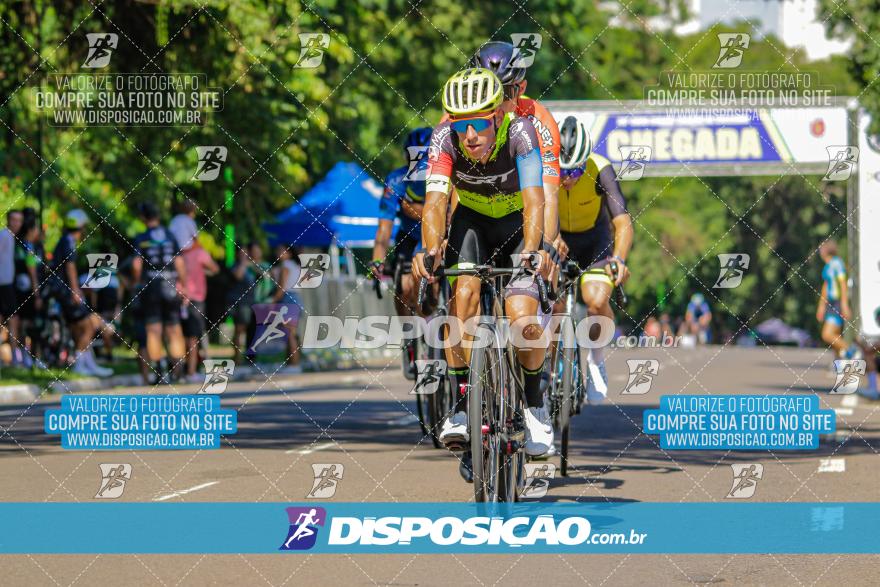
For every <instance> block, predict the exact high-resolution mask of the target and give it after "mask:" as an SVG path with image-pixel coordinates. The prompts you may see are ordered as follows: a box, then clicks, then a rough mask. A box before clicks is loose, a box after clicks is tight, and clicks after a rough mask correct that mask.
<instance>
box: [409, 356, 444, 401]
mask: <svg viewBox="0 0 880 587" xmlns="http://www.w3.org/2000/svg"><path fill="white" fill-rule="evenodd" d="M416 372H417V373H418V374H417V375H416V384H415V386H414V387H413V390H412V391H411V392H410V395H433V394H435V393H437V390H438V389H439V388H440V382H441V381H442V380H443V376H444V375H446V361H444V360H443V359H416Z"/></svg>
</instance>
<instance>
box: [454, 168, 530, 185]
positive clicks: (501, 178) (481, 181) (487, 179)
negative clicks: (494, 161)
mask: <svg viewBox="0 0 880 587" xmlns="http://www.w3.org/2000/svg"><path fill="white" fill-rule="evenodd" d="M515 171H516V169H510V170H509V171H505V172H504V173H499V174H498V175H482V176H480V175H468V174H466V173H462V172H461V171H458V170H456V171H455V177H456V179H458V180H461V181H465V182H467V183H471V184H474V185H487V184H494V183H502V182H505V181H507V178H508V177H510V174H511V173H514V172H515Z"/></svg>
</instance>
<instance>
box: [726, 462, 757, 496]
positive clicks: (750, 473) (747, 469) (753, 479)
mask: <svg viewBox="0 0 880 587" xmlns="http://www.w3.org/2000/svg"><path fill="white" fill-rule="evenodd" d="M730 468H731V469H732V470H733V483H732V484H731V486H730V492H729V493H728V494H727V496H726V497H727V498H728V499H748V498H750V497H752V496H753V495H755V489H757V487H758V481H760V480H761V479H763V478H764V465H762V464H760V463H745V464H738V465H730Z"/></svg>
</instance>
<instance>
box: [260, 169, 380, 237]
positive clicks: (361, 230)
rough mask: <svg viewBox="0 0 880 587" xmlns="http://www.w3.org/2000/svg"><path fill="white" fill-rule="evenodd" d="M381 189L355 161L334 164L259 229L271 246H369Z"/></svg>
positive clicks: (373, 230)
mask: <svg viewBox="0 0 880 587" xmlns="http://www.w3.org/2000/svg"><path fill="white" fill-rule="evenodd" d="M382 189H383V188H382V185H381V184H379V182H377V181H376V180H375V179H373V178H372V177H371V176H370V174H369V173H367V172H366V171H365V170H364V169H363V168H362V167H361V166H360V165H358V164H357V163H342V162H340V163H337V164H336V165H334V166H333V169H331V170H330V171H329V172H328V173H327V175H326V176H324V179H322V180H321V181H319V182H318V183H317V184H315V185H314V186H313V187H312V188H311V189H310V190H309V191H307V192H306V193H305V194H303V196H302V197H301V198H300V199H299V201H297V202H296V203H294V204H293V205H291V206H290V207H289V208H287V209H286V210H284V211H282V212H280V213H279V214H277V215H276V216H275V220H274V222H267V223H265V224H263V229H264V230H265V231H266V232H267V233H268V235H269V243H270V244H271V245H272V246H275V245H277V244H279V243H280V244H292V245H296V246H302V247H330V246H331V245H336V246H338V247H340V248H357V247H372V246H373V239H374V237H375V236H376V227H377V226H378V216H379V200H380V199H381V197H382ZM396 225H397V222H395V230H396V228H397V226H396Z"/></svg>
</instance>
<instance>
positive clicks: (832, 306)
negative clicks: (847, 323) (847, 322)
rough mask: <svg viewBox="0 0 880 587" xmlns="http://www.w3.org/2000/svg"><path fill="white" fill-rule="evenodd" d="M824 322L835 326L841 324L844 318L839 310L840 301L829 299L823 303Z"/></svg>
mask: <svg viewBox="0 0 880 587" xmlns="http://www.w3.org/2000/svg"><path fill="white" fill-rule="evenodd" d="M824 322H831V323H832V324H834V325H836V326H841V327H842V326H843V324H844V319H843V314H842V313H841V310H840V302H839V301H836V300H835V301H833V302H832V301H829V302H828V303H827V304H826V305H825V320H824Z"/></svg>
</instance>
